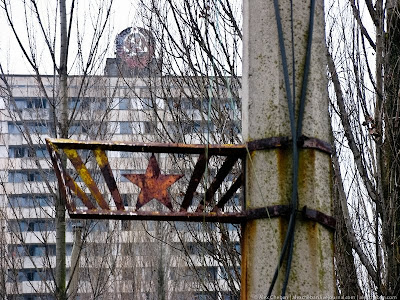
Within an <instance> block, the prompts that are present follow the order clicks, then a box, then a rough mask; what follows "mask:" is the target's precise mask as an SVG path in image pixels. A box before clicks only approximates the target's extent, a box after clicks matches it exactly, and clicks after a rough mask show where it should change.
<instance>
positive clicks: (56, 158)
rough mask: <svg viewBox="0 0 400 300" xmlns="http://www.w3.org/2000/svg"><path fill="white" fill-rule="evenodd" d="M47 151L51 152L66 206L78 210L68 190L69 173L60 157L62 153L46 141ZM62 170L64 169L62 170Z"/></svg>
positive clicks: (71, 209) (70, 209) (69, 209)
mask: <svg viewBox="0 0 400 300" xmlns="http://www.w3.org/2000/svg"><path fill="white" fill-rule="evenodd" d="M46 147H47V151H48V152H49V154H50V159H51V162H52V163H53V167H54V171H55V173H56V176H57V179H58V185H59V190H60V193H61V196H62V198H63V199H65V201H66V202H65V206H66V207H67V209H68V211H70V212H71V211H74V210H76V206H75V203H74V202H73V201H72V200H71V198H70V197H69V195H68V193H67V190H66V186H67V185H66V184H65V183H66V176H67V173H66V171H65V169H64V167H63V166H62V160H61V157H60V153H59V152H58V149H57V147H56V146H55V145H54V144H53V143H51V142H47V143H46ZM61 170H62V171H61Z"/></svg>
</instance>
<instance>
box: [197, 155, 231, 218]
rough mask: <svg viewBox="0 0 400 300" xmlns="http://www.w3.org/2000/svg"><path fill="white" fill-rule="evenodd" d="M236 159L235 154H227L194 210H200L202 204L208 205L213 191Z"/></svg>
mask: <svg viewBox="0 0 400 300" xmlns="http://www.w3.org/2000/svg"><path fill="white" fill-rule="evenodd" d="M237 160H238V157H235V156H228V157H227V158H226V159H225V161H224V163H223V164H222V166H221V168H220V169H219V170H218V173H217V175H215V178H214V180H213V182H212V183H211V184H210V186H209V187H208V189H207V190H206V192H205V196H204V199H202V200H201V201H200V203H199V205H198V207H197V209H196V212H201V211H203V210H204V206H205V205H208V204H209V203H210V202H211V199H212V198H213V197H214V194H215V192H216V191H217V190H218V188H219V187H220V185H221V184H222V182H223V181H224V179H225V177H226V176H227V175H228V174H229V172H230V171H231V170H232V168H233V166H234V164H235V163H236V161H237Z"/></svg>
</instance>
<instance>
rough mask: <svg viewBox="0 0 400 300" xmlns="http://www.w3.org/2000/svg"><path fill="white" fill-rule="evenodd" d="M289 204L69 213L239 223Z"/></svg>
mask: <svg viewBox="0 0 400 300" xmlns="http://www.w3.org/2000/svg"><path fill="white" fill-rule="evenodd" d="M289 214H290V210H289V206H287V205H275V206H270V207H264V208H256V209H250V210H246V211H242V212H232V213H228V212H221V211H217V212H209V213H205V212H158V211H153V212H149V211H126V210H125V211H118V210H101V209H97V210H76V211H74V212H72V213H70V217H71V218H72V219H80V218H83V219H115V220H136V221H140V220H154V221H186V222H206V223H208V222H220V223H232V224H240V223H244V222H246V221H248V220H253V219H263V218H274V217H279V216H288V215H289Z"/></svg>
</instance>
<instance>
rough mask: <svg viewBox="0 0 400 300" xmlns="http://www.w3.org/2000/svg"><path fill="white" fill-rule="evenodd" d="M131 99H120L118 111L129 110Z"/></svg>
mask: <svg viewBox="0 0 400 300" xmlns="http://www.w3.org/2000/svg"><path fill="white" fill-rule="evenodd" d="M130 103H131V99H129V98H121V99H119V109H130V108H131V105H130Z"/></svg>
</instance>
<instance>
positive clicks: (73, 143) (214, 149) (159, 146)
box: [46, 138, 247, 156]
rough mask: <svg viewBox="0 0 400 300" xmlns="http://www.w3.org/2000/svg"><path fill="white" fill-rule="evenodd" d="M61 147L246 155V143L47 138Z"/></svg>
mask: <svg viewBox="0 0 400 300" xmlns="http://www.w3.org/2000/svg"><path fill="white" fill-rule="evenodd" d="M46 140H48V141H49V142H51V143H53V144H54V145H56V146H57V147H58V148H60V149H64V148H68V149H89V150H93V149H101V150H104V151H106V150H111V151H124V152H147V153H180V154H204V153H205V151H206V150H207V151H208V155H221V156H231V155H232V156H243V155H246V151H247V150H246V145H236V144H235V145H234V144H223V145H214V144H208V145H207V144H181V143H126V142H103V141H89V142H83V141H77V140H69V139H50V138H48V139H46Z"/></svg>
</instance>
